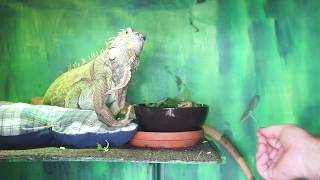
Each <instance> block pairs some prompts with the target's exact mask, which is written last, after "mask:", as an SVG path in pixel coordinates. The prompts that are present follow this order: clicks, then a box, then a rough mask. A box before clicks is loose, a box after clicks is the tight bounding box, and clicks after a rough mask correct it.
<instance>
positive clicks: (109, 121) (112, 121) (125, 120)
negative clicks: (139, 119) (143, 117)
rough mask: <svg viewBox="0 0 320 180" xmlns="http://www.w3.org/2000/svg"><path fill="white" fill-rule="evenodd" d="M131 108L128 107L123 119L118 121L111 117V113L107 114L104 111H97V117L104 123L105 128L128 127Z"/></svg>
mask: <svg viewBox="0 0 320 180" xmlns="http://www.w3.org/2000/svg"><path fill="white" fill-rule="evenodd" d="M131 109H132V106H131V105H130V106H129V107H128V112H126V115H125V117H124V118H123V119H120V120H115V119H114V118H113V117H112V114H111V112H109V113H107V112H106V111H103V110H98V111H97V115H98V118H99V120H100V121H102V122H104V123H105V124H106V125H107V126H110V127H123V126H126V125H128V124H129V123H130V122H131V120H132V119H130V118H129V117H130V112H131Z"/></svg>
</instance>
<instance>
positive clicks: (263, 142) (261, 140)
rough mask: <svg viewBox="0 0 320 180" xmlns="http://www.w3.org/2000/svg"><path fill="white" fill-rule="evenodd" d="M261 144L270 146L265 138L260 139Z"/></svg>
mask: <svg viewBox="0 0 320 180" xmlns="http://www.w3.org/2000/svg"><path fill="white" fill-rule="evenodd" d="M258 143H259V144H268V142H267V139H266V138H265V137H264V136H260V137H258Z"/></svg>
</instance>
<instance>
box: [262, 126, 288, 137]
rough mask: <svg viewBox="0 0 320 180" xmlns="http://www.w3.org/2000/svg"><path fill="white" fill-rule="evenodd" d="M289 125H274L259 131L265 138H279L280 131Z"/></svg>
mask: <svg viewBox="0 0 320 180" xmlns="http://www.w3.org/2000/svg"><path fill="white" fill-rule="evenodd" d="M289 126H290V125H289V124H288V125H274V126H269V127H267V128H262V129H259V133H261V134H262V135H263V136H265V137H267V138H279V136H280V133H281V131H282V130H283V129H284V128H286V127H289Z"/></svg>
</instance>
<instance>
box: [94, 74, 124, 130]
mask: <svg viewBox="0 0 320 180" xmlns="http://www.w3.org/2000/svg"><path fill="white" fill-rule="evenodd" d="M94 84H95V89H94V92H93V105H94V109H95V111H96V113H97V116H98V118H99V120H100V121H102V122H104V123H105V124H107V125H108V126H126V125H127V124H128V123H129V122H130V121H129V115H126V117H125V118H124V119H122V120H119V121H117V120H115V119H114V116H113V114H112V112H111V111H110V109H109V108H108V107H107V106H106V105H105V99H106V96H107V94H106V92H107V91H108V89H109V88H108V84H107V83H106V81H105V80H104V79H101V80H97V81H96V82H95V83H94Z"/></svg>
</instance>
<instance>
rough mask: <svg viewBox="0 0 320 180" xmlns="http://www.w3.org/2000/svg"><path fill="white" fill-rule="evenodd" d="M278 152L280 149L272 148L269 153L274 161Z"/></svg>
mask: <svg viewBox="0 0 320 180" xmlns="http://www.w3.org/2000/svg"><path fill="white" fill-rule="evenodd" d="M278 152H279V151H278V149H272V150H271V151H270V153H269V158H270V159H271V160H272V161H273V160H274V159H275V158H276V156H277V154H278ZM273 162H275V161H273Z"/></svg>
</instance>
